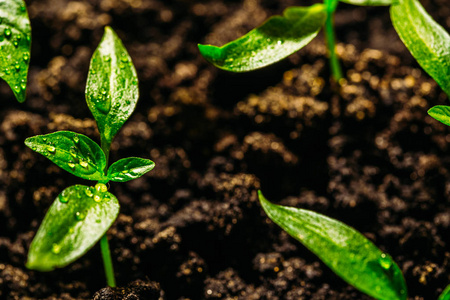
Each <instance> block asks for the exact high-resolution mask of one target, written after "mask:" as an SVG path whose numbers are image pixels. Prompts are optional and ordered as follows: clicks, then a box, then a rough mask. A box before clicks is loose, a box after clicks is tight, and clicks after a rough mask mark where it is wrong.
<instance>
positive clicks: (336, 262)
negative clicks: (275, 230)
mask: <svg viewBox="0 0 450 300" xmlns="http://www.w3.org/2000/svg"><path fill="white" fill-rule="evenodd" d="M258 193H259V200H260V202H261V205H262V207H263V209H264V211H265V212H266V214H267V215H268V216H269V217H270V219H272V221H274V222H275V223H276V224H278V225H279V226H280V227H281V228H283V229H284V230H285V231H286V232H287V233H289V234H290V235H291V236H292V237H293V238H295V239H296V240H298V241H299V242H301V243H302V244H303V245H305V246H306V247H307V248H308V249H309V250H311V251H312V252H313V253H315V254H316V255H317V256H318V257H319V258H320V259H321V260H322V261H323V262H324V263H325V264H326V265H327V266H328V267H330V268H331V270H333V271H334V272H335V273H336V274H337V275H339V276H340V277H341V278H342V279H344V280H345V281H347V282H348V283H349V284H351V285H353V286H354V287H355V288H357V289H359V290H360V291H362V292H364V293H366V294H367V295H369V296H371V297H374V298H376V299H386V300H387V299H389V300H404V299H407V295H406V283H405V279H404V278H403V275H402V272H401V271H400V269H399V267H398V266H397V264H396V263H395V262H394V261H393V260H392V258H391V257H390V256H389V255H388V254H385V253H383V252H381V250H380V249H378V248H377V247H376V246H375V245H374V244H373V243H372V242H371V241H369V240H368V239H367V238H365V237H364V236H363V235H362V234H361V233H359V232H358V231H356V230H355V229H353V228H351V227H349V226H347V225H345V224H343V223H341V222H339V221H337V220H334V219H331V218H328V217H326V216H324V215H321V214H318V213H315V212H312V211H309V210H305V209H298V208H293V207H285V206H281V205H275V204H272V203H270V202H269V201H268V200H267V199H266V198H264V196H263V195H262V193H261V192H260V191H259V192H258Z"/></svg>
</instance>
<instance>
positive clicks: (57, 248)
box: [52, 243, 61, 254]
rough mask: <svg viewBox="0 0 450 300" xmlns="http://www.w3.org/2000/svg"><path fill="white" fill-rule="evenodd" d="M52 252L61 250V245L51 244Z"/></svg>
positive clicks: (55, 252)
mask: <svg viewBox="0 0 450 300" xmlns="http://www.w3.org/2000/svg"><path fill="white" fill-rule="evenodd" d="M52 252H53V254H59V253H60V252H61V246H60V245H58V244H56V243H55V244H53V245H52Z"/></svg>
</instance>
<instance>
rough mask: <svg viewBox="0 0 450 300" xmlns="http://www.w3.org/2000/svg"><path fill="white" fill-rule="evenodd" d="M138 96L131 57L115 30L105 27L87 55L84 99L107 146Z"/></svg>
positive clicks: (134, 104)
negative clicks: (88, 66)
mask: <svg viewBox="0 0 450 300" xmlns="http://www.w3.org/2000/svg"><path fill="white" fill-rule="evenodd" d="M138 97H139V92H138V80H137V75H136V69H135V68H134V65H133V62H132V61H131V57H130V56H129V55H128V52H127V50H126V49H125V47H124V46H123V44H122V42H121V41H120V39H119V38H118V37H117V35H116V34H115V32H114V31H113V30H112V29H111V28H110V27H106V28H105V34H104V35H103V38H102V40H101V42H100V45H99V46H98V48H97V49H96V50H95V52H94V54H93V56H92V59H91V65H90V68H89V75H88V80H87V85H86V102H87V105H88V106H89V109H90V110H91V112H92V114H93V115H94V118H95V120H96V121H97V125H98V128H99V131H100V135H101V138H102V141H103V142H104V144H105V146H107V147H108V148H109V145H110V144H111V141H112V139H113V138H114V136H115V135H116V134H117V132H118V131H119V130H120V128H122V126H123V124H124V123H125V121H126V120H127V119H128V118H129V116H130V115H131V113H132V112H133V111H134V108H135V107H136V102H137V100H138Z"/></svg>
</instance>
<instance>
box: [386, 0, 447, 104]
mask: <svg viewBox="0 0 450 300" xmlns="http://www.w3.org/2000/svg"><path fill="white" fill-rule="evenodd" d="M391 19H392V24H394V27H395V30H397V33H398V35H399V36H400V38H401V40H402V41H403V43H405V45H406V47H407V48H408V50H409V51H410V52H411V54H412V55H413V56H414V58H415V59H416V60H417V62H418V63H419V65H420V66H421V67H422V68H423V69H424V70H425V71H426V72H427V73H428V74H430V76H431V77H433V79H434V80H436V82H437V83H438V84H439V85H440V86H441V87H442V89H443V90H444V92H446V93H447V95H449V97H450V36H449V34H448V33H447V32H446V31H445V30H444V28H442V27H441V26H440V25H439V24H438V23H436V22H435V21H434V20H433V18H431V17H430V15H428V14H427V12H426V11H425V9H424V8H423V7H422V5H421V4H420V2H419V1H417V0H400V1H399V4H396V5H393V6H391Z"/></svg>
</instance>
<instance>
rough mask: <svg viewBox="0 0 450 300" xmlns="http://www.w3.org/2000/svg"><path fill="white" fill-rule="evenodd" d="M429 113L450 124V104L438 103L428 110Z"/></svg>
mask: <svg viewBox="0 0 450 300" xmlns="http://www.w3.org/2000/svg"><path fill="white" fill-rule="evenodd" d="M428 114H429V115H430V116H432V117H433V118H434V119H436V120H438V121H439V122H441V123H444V124H445V125H447V126H450V106H446V105H436V106H433V107H432V108H430V109H429V110H428Z"/></svg>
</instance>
